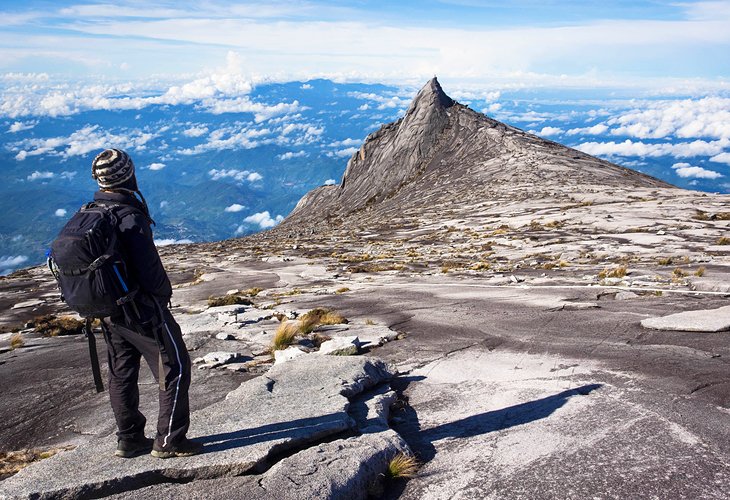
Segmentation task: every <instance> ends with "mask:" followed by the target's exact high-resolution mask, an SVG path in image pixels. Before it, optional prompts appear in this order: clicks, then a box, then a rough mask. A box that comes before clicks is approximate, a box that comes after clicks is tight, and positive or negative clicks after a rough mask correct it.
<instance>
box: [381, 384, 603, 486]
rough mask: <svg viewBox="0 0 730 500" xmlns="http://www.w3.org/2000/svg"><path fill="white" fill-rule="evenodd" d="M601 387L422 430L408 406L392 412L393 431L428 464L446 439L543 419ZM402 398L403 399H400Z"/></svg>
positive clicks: (399, 386)
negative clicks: (570, 400) (436, 443)
mask: <svg viewBox="0 0 730 500" xmlns="http://www.w3.org/2000/svg"><path fill="white" fill-rule="evenodd" d="M423 378H424V377H404V378H401V379H398V380H397V381H396V382H395V383H394V386H395V387H394V388H395V389H396V390H397V392H399V393H400V394H401V395H402V394H403V391H404V390H405V389H406V388H407V387H408V385H409V384H410V383H411V382H414V381H417V380H423ZM600 387H602V384H588V385H584V386H581V387H577V388H575V389H569V390H566V391H562V392H559V393H557V394H553V395H552V396H547V397H544V398H540V399H536V400H534V401H528V402H527V403H521V404H518V405H514V406H508V407H506V408H501V409H499V410H492V411H488V412H484V413H479V414H477V415H471V416H469V417H466V418H462V419H459V420H454V421H453V422H446V423H443V424H441V425H437V426H435V427H430V428H428V429H422V428H421V423H420V421H419V419H418V414H417V413H416V411H415V409H414V408H413V407H412V406H410V405H408V404H405V405H403V406H402V408H400V409H398V410H397V411H395V412H394V413H393V416H394V417H396V422H397V423H395V425H394V426H393V428H394V429H395V430H396V431H397V432H398V433H399V434H400V435H401V436H402V437H403V439H404V440H405V441H406V442H407V443H408V445H409V446H410V447H411V449H412V450H413V452H414V453H415V454H416V456H417V458H418V459H419V460H420V461H421V462H423V463H425V462H428V461H430V460H432V459H433V458H434V456H435V455H436V447H435V446H434V443H435V442H436V441H440V440H442V439H445V438H468V437H473V436H478V435H482V434H488V433H490V432H494V431H501V430H503V429H508V428H510V427H515V426H518V425H522V424H526V423H529V422H534V421H536V420H540V419H543V418H546V417H549V416H550V415H552V414H553V412H555V410H557V409H558V408H561V407H562V406H563V405H565V403H567V402H568V400H569V399H570V398H571V397H574V396H579V395H580V396H585V395H588V394H590V393H591V392H593V391H595V390H596V389H599V388H600ZM401 397H403V396H401ZM404 488H405V482H403V481H401V482H398V483H397V484H393V485H392V487H391V488H389V489H388V491H387V494H386V495H385V498H397V497H398V496H400V494H401V493H402V491H403V489H404Z"/></svg>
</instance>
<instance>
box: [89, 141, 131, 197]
mask: <svg viewBox="0 0 730 500" xmlns="http://www.w3.org/2000/svg"><path fill="white" fill-rule="evenodd" d="M91 177H92V178H93V179H96V182H98V183H99V187H100V188H103V189H112V188H127V189H131V190H136V189H137V179H136V178H135V176H134V163H133V162H132V159H131V158H130V157H129V155H128V154H127V153H125V152H124V151H122V150H121V149H106V150H104V151H102V152H101V153H99V154H98V155H97V156H96V158H94V161H93V162H92V163H91Z"/></svg>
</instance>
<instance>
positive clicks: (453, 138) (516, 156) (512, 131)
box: [284, 77, 672, 226]
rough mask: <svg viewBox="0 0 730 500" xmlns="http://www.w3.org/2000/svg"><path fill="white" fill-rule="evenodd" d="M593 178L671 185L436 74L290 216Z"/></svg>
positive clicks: (476, 196) (558, 186)
mask: <svg viewBox="0 0 730 500" xmlns="http://www.w3.org/2000/svg"><path fill="white" fill-rule="evenodd" d="M586 186H592V187H591V188H590V189H595V186H602V187H603V188H606V187H611V188H621V189H625V188H647V187H650V188H654V187H672V186H670V185H669V184H666V183H664V182H662V181H660V180H658V179H655V178H653V177H649V176H647V175H644V174H641V173H639V172H636V171H633V170H630V169H627V168H624V167H620V166H618V165H615V164H613V163H610V162H607V161H604V160H601V159H599V158H595V157H592V156H590V155H587V154H585V153H582V152H580V151H576V150H574V149H571V148H569V147H567V146H563V145H561V144H558V143H555V142H552V141H549V140H545V139H542V138H540V137H537V136H535V135H532V134H528V133H526V132H524V131H522V130H519V129H517V128H514V127H511V126H509V125H506V124H504V123H501V122H499V121H497V120H494V119H492V118H489V117H487V116H485V115H483V114H481V113H478V112H476V111H474V110H471V109H469V108H468V107H467V106H464V105H462V104H459V103H457V102H455V101H454V100H453V99H451V98H450V97H449V96H448V95H446V93H445V92H444V90H443V89H442V88H441V85H440V84H439V82H438V80H437V79H436V78H435V77H434V78H432V79H431V80H429V81H428V82H427V83H426V85H424V86H423V88H421V90H420V91H419V92H418V93H417V94H416V96H415V98H414V99H413V102H412V103H411V105H410V106H409V108H408V110H407V111H406V112H405V114H404V116H403V118H401V119H399V120H397V121H395V122H392V123H389V124H386V125H383V126H382V127H381V128H380V129H379V130H377V131H376V132H373V133H372V134H370V135H369V136H368V137H367V138H366V139H365V142H364V143H363V145H362V147H361V148H360V150H359V151H358V152H357V153H355V154H354V155H353V156H352V157H351V158H350V160H349V162H348V164H347V168H346V170H345V174H344V176H343V178H342V182H341V183H340V185H338V186H326V187H321V188H318V189H316V190H314V191H312V192H310V193H308V194H307V195H305V196H304V198H302V200H301V201H300V202H299V204H298V205H297V207H296V208H295V210H294V212H292V214H291V215H290V217H289V218H288V220H297V221H302V219H305V220H308V221H309V222H312V223H317V222H318V221H322V220H324V219H328V218H331V217H347V216H350V215H353V216H357V217H360V218H361V217H363V216H364V215H365V212H363V210H365V209H367V213H368V214H369V215H368V216H369V217H374V218H378V219H383V218H386V219H387V218H388V217H390V216H392V215H393V214H400V213H403V212H404V211H409V212H411V213H413V214H416V215H417V214H419V213H423V211H425V210H434V209H435V208H436V207H443V208H444V209H447V208H449V207H454V206H463V207H468V206H471V205H473V204H478V203H480V202H482V201H484V200H489V199H494V198H495V197H496V196H500V197H501V196H503V195H504V193H515V194H514V196H525V193H529V196H531V197H539V196H540V194H539V193H554V192H557V191H561V192H564V193H565V195H564V196H565V197H568V198H569V197H570V196H571V195H570V194H569V192H570V191H575V192H578V191H582V190H584V189H587V188H586ZM517 193H519V194H517ZM449 209H450V208H449ZM284 226H286V223H285V224H284Z"/></svg>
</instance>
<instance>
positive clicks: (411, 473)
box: [385, 452, 421, 479]
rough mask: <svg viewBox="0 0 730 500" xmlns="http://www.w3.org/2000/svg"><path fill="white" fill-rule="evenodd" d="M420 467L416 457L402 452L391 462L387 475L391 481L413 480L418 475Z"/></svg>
mask: <svg viewBox="0 0 730 500" xmlns="http://www.w3.org/2000/svg"><path fill="white" fill-rule="evenodd" d="M420 465H421V464H420V463H418V460H417V459H416V457H414V456H412V455H406V454H405V453H403V452H401V453H398V454H397V455H396V456H394V457H393V458H392V459H391V460H390V462H389V463H388V470H387V471H386V473H385V474H386V476H387V477H388V478H390V479H411V478H413V477H416V474H418V468H419V467H420Z"/></svg>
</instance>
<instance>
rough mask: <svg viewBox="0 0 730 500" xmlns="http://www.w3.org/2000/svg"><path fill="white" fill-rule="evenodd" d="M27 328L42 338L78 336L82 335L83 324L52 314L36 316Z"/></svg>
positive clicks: (72, 318) (74, 319)
mask: <svg viewBox="0 0 730 500" xmlns="http://www.w3.org/2000/svg"><path fill="white" fill-rule="evenodd" d="M28 327H29V328H33V329H34V330H35V331H36V332H38V333H40V334H41V335H43V336H44V337H59V336H62V335H80V334H82V333H84V322H83V321H81V320H78V319H76V318H74V317H72V316H61V317H60V318H59V317H56V316H55V315H53V314H47V315H45V316H38V317H36V318H35V319H33V320H31V321H29V322H28Z"/></svg>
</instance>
